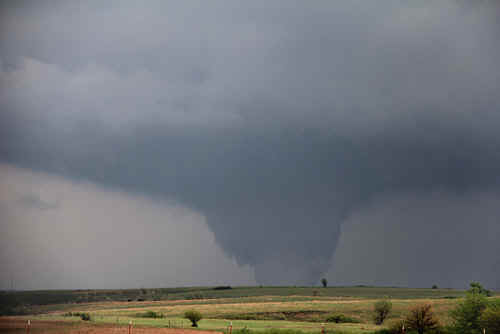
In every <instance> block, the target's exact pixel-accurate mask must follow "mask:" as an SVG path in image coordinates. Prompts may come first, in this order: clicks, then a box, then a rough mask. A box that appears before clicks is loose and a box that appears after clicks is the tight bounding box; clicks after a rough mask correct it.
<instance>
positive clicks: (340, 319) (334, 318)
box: [325, 313, 359, 324]
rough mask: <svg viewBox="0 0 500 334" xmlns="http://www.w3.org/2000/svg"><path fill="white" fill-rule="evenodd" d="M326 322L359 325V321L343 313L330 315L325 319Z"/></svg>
mask: <svg viewBox="0 0 500 334" xmlns="http://www.w3.org/2000/svg"><path fill="white" fill-rule="evenodd" d="M325 321H326V322H334V323H336V324H340V323H358V322H359V320H357V319H353V318H349V317H346V316H345V315H343V314H341V313H336V314H332V315H329V316H328V317H327V318H326V319H325Z"/></svg>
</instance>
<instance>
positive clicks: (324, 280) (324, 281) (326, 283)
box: [321, 278, 328, 288]
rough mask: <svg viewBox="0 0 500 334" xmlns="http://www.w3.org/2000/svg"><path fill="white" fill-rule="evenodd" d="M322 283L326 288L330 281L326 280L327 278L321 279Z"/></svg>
mask: <svg viewBox="0 0 500 334" xmlns="http://www.w3.org/2000/svg"><path fill="white" fill-rule="evenodd" d="M321 284H323V287H324V288H326V287H327V286H328V281H327V280H326V278H322V279H321Z"/></svg>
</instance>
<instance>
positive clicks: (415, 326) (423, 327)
mask: <svg viewBox="0 0 500 334" xmlns="http://www.w3.org/2000/svg"><path fill="white" fill-rule="evenodd" d="M405 323H406V326H407V327H408V329H409V330H415V331H417V332H418V334H423V333H424V332H428V331H436V330H437V329H439V322H438V320H437V319H436V317H435V316H434V313H433V312H432V306H431V305H430V304H424V305H418V306H416V307H414V308H412V309H411V310H410V314H409V315H408V316H407V317H406V321H405Z"/></svg>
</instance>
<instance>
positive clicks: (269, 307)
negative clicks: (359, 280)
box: [9, 287, 498, 333]
mask: <svg viewBox="0 0 500 334" xmlns="http://www.w3.org/2000/svg"><path fill="white" fill-rule="evenodd" d="M166 291H168V292H166ZM30 294H31V295H30ZM52 294H57V293H56V292H54V291H47V292H44V291H41V292H40V291H37V292H19V293H18V296H21V297H22V298H19V299H18V300H24V301H26V300H30V298H31V301H38V302H39V304H38V305H36V304H34V305H33V304H32V305H30V306H26V305H19V304H15V305H14V304H11V305H13V306H12V307H14V308H16V307H17V308H19V307H24V312H27V313H31V315H24V316H23V317H25V318H30V319H43V320H58V321H61V320H62V321H75V322H80V321H82V320H80V319H79V318H78V317H75V316H64V315H65V313H67V312H88V313H89V314H90V315H91V318H92V320H91V322H93V323H98V324H99V323H108V324H109V323H116V324H127V323H128V322H129V321H133V322H134V324H136V325H139V326H152V327H184V328H185V327H189V321H188V320H186V319H183V318H182V317H183V314H184V312H185V311H187V310H191V309H194V310H197V311H199V312H201V313H202V314H203V318H204V319H203V320H201V322H200V323H199V325H200V327H199V328H200V329H204V330H216V331H225V330H226V329H227V326H228V325H229V324H230V322H232V324H233V328H234V330H238V329H243V328H248V329H250V330H256V331H262V330H266V329H270V328H279V329H293V330H301V331H305V332H315V333H319V332H320V331H321V327H322V323H324V322H325V321H326V318H327V317H328V316H329V315H332V314H342V315H344V316H346V317H349V318H351V320H352V321H353V322H352V323H327V324H326V325H325V327H326V329H327V330H329V331H337V332H345V333H368V332H374V331H376V330H378V329H381V328H384V326H387V324H389V323H390V322H391V321H395V320H397V319H402V318H403V317H404V316H405V315H406V314H407V313H408V310H409V308H411V307H412V306H414V305H417V304H420V303H429V304H432V306H433V309H434V312H435V313H436V315H437V316H438V318H439V319H440V321H441V323H442V324H448V323H449V321H450V319H449V316H448V314H449V311H450V310H451V309H452V308H453V307H454V306H455V305H456V303H457V302H458V301H459V300H460V298H461V297H463V296H464V294H465V292H464V291H460V290H450V289H406V288H380V287H329V288H319V287H318V288H311V287H237V288H232V289H226V290H215V289H214V288H179V289H142V290H123V294H122V293H120V291H117V290H98V291H93V290H92V291H65V292H64V296H66V297H65V298H69V297H68V296H72V298H73V299H71V298H70V301H69V302H65V303H55V304H43V303H42V302H46V301H47V300H49V301H50V300H52V299H50V298H47V299H43V296H44V295H49V296H52ZM85 294H93V298H103V300H101V301H93V302H88V303H87V302H81V296H82V295H85ZM14 295H15V294H14ZM132 295H134V296H135V297H134V298H131V296H132ZM104 296H107V298H104ZM123 296H126V298H124V297H123ZM159 296H161V297H159ZM9 297H10V298H12V296H9ZM382 298H387V299H390V300H391V301H392V304H393V309H392V313H391V314H390V316H389V318H388V321H387V322H386V324H385V325H383V326H375V325H374V324H373V321H372V315H373V304H374V302H376V301H377V300H380V299H382ZM492 298H498V297H492ZM146 311H152V312H156V313H157V314H159V315H161V316H162V317H161V318H145V317H144V316H143V315H144V313H145V312H146ZM33 314H37V315H33Z"/></svg>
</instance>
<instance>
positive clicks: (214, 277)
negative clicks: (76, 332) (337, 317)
mask: <svg viewBox="0 0 500 334" xmlns="http://www.w3.org/2000/svg"><path fill="white" fill-rule="evenodd" d="M498 17H500V5H499V4H498V2H497V1H487V0H481V1H462V0H443V1H439V2H436V1H430V0H429V1H426V0H424V1H418V2H415V1H401V0H400V1H392V0H378V1H367V0H340V1H313V2H310V1H309V2H306V1H292V0H290V1H284V0H283V1H269V0H267V1H259V0H256V1H244V2H243V1H222V0H220V1H219V0H213V1H148V2H140V3H139V2H136V1H109V2H102V1H85V2H80V1H78V2H77V1H2V2H0V223H1V225H0V229H1V230H0V267H2V271H1V272H0V288H4V289H5V288H10V287H11V284H14V285H15V288H18V289H40V288H101V287H103V288H104V287H106V288H108V287H109V288H113V287H116V288H125V287H141V286H144V287H158V286H180V285H218V284H231V285H241V284H275V285H283V284H293V285H302V284H307V285H310V284H318V283H319V279H320V278H321V277H326V278H327V279H328V280H329V282H330V284H377V285H398V286H412V287H428V286H431V285H433V284H438V285H439V286H443V287H455V288H464V287H466V285H467V284H468V282H470V281H471V280H478V281H480V282H482V283H483V284H485V285H486V286H487V287H489V288H493V289H495V288H496V289H500V255H499V254H500V242H499V241H498V239H499V237H500V172H499V171H500V131H498V128H499V125H500V66H499V65H500V64H499V63H500V61H499V59H500V42H499V38H498V37H499V36H500V21H498Z"/></svg>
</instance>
